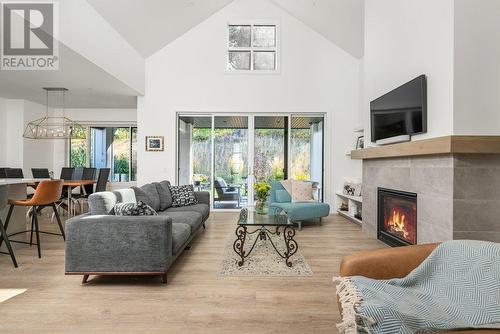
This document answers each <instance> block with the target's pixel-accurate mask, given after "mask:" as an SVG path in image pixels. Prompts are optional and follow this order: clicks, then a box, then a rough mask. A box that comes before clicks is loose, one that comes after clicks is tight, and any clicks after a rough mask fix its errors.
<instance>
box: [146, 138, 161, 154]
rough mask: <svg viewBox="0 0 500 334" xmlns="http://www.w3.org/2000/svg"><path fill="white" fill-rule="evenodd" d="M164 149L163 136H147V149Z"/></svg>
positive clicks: (158, 150)
mask: <svg viewBox="0 0 500 334" xmlns="http://www.w3.org/2000/svg"><path fill="white" fill-rule="evenodd" d="M164 149H165V148H164V137H163V136H146V151H152V152H163V150H164Z"/></svg>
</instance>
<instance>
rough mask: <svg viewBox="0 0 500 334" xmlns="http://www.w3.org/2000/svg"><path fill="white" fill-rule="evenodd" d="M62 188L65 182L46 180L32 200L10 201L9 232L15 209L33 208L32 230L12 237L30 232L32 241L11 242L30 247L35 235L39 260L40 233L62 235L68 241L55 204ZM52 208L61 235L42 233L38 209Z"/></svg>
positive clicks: (39, 185)
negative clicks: (19, 207)
mask: <svg viewBox="0 0 500 334" xmlns="http://www.w3.org/2000/svg"><path fill="white" fill-rule="evenodd" d="M62 186H63V180H46V181H41V182H40V183H39V184H38V187H36V190H35V194H34V195H33V197H32V198H28V199H25V200H14V199H9V200H8V204H9V205H10V208H9V212H8V214H7V219H6V221H5V230H7V227H8V226H9V222H10V218H11V216H12V211H13V210H14V207H16V206H23V207H31V208H32V212H33V214H32V216H31V229H30V230H28V231H21V232H16V233H13V234H11V235H9V237H10V236H14V235H17V234H22V233H26V232H30V241H29V242H27V241H21V240H10V241H11V242H16V243H21V244H28V245H30V246H31V245H33V244H34V243H33V233H35V235H36V244H35V245H36V246H37V250H38V258H41V257H42V253H41V249H40V233H44V234H52V235H60V236H62V237H63V240H66V235H65V234H64V228H63V226H62V223H61V218H60V217H59V213H58V212H57V208H56V205H55V203H56V202H57V201H58V200H59V198H61V192H62ZM49 206H50V207H52V209H53V210H54V214H55V216H56V218H57V224H58V225H59V231H60V232H61V233H60V234H59V233H54V232H47V231H40V226H39V224H38V214H37V211H38V208H41V207H49ZM0 246H1V240H0Z"/></svg>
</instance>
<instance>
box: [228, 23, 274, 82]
mask: <svg viewBox="0 0 500 334" xmlns="http://www.w3.org/2000/svg"><path fill="white" fill-rule="evenodd" d="M232 26H249V27H250V46H249V47H246V46H242V47H238V46H231V45H230V34H229V28H230V27H232ZM255 27H274V46H254V45H253V44H254V40H253V39H254V28H255ZM227 28H228V29H227V46H228V51H227V55H226V69H227V70H228V71H229V72H231V73H239V72H256V73H259V72H261V73H266V72H277V71H278V25H277V24H276V23H251V24H248V23H241V24H238V23H230V24H228V25H227ZM231 52H249V53H250V69H248V70H246V69H241V70H239V69H230V68H229V64H230V59H229V57H230V56H229V55H230V54H231ZM255 52H273V53H274V68H273V69H270V70H259V69H257V70H256V69H255V68H254V65H255V64H254V61H255Z"/></svg>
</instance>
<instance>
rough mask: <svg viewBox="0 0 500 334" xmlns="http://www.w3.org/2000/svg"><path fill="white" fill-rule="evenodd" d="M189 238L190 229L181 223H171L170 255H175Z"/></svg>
mask: <svg viewBox="0 0 500 334" xmlns="http://www.w3.org/2000/svg"><path fill="white" fill-rule="evenodd" d="M190 236H191V227H190V226H189V225H187V224H183V223H176V224H174V223H172V253H173V254H177V253H178V252H179V251H181V250H182V247H183V246H184V244H185V243H186V241H187V240H188V239H189V237H190Z"/></svg>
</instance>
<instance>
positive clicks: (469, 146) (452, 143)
mask: <svg viewBox="0 0 500 334" xmlns="http://www.w3.org/2000/svg"><path fill="white" fill-rule="evenodd" d="M453 153H472V154H500V136H444V137H436V138H430V139H422V140H415V141H410V142H406V143H399V144H392V145H386V146H377V147H368V148H365V149H360V150H354V151H351V159H377V158H390V157H405V156H412V155H433V154H453Z"/></svg>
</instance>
